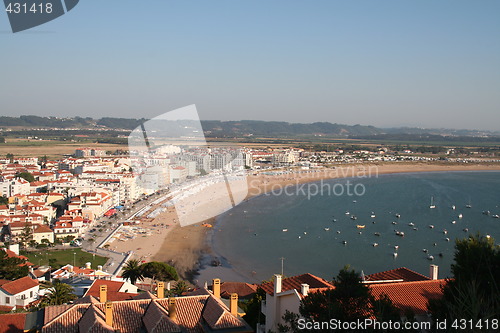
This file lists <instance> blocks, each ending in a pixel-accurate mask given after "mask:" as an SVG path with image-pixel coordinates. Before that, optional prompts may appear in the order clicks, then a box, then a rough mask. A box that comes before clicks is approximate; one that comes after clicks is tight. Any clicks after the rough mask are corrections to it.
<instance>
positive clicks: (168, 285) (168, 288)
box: [167, 282, 171, 291]
mask: <svg viewBox="0 0 500 333" xmlns="http://www.w3.org/2000/svg"><path fill="white" fill-rule="evenodd" d="M170 288H171V287H170V282H167V290H168V291H170Z"/></svg>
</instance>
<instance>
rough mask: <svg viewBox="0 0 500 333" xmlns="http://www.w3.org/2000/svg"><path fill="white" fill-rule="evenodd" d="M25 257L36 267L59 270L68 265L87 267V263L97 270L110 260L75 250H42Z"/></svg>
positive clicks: (28, 253) (26, 254)
mask: <svg viewBox="0 0 500 333" xmlns="http://www.w3.org/2000/svg"><path fill="white" fill-rule="evenodd" d="M22 254H23V255H25V256H27V257H28V258H29V261H30V262H32V263H33V264H35V265H42V266H43V265H45V266H52V267H53V268H59V267H61V266H64V265H67V264H71V265H73V264H75V265H76V266H78V267H83V266H85V263H86V262H90V263H92V268H97V266H98V265H104V264H105V263H106V261H107V260H108V258H106V257H101V256H98V255H95V257H94V255H93V254H92V253H88V252H85V251H82V249H79V248H74V249H67V250H50V251H47V250H41V251H34V252H25V253H22Z"/></svg>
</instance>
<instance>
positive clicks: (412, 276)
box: [365, 267, 430, 282]
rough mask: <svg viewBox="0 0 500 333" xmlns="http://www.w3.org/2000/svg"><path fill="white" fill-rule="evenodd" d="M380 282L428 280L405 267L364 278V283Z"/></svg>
mask: <svg viewBox="0 0 500 333" xmlns="http://www.w3.org/2000/svg"><path fill="white" fill-rule="evenodd" d="M382 280H403V281H402V282H411V281H426V280H430V278H428V277H427V276H425V275H422V274H420V273H417V272H414V271H412V270H411V269H408V268H406V267H401V268H396V269H392V270H390V271H385V272H379V273H375V274H370V275H366V276H365V281H382Z"/></svg>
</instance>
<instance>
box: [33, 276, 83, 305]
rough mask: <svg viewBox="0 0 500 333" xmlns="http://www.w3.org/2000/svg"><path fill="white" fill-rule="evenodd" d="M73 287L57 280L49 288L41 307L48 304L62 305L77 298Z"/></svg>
mask: <svg viewBox="0 0 500 333" xmlns="http://www.w3.org/2000/svg"><path fill="white" fill-rule="evenodd" d="M73 291H74V290H73V287H71V286H70V285H68V284H66V283H62V282H60V281H55V282H54V283H53V284H52V286H51V287H49V288H47V294H46V295H45V296H44V298H43V299H42V300H41V302H40V303H41V304H40V307H45V306H47V305H62V304H66V303H68V302H71V301H73V300H75V299H77V296H76V295H75V294H74V293H73Z"/></svg>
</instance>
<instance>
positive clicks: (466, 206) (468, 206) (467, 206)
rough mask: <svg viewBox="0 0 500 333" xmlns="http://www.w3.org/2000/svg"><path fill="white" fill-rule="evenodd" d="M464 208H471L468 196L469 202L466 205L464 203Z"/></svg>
mask: <svg viewBox="0 0 500 333" xmlns="http://www.w3.org/2000/svg"><path fill="white" fill-rule="evenodd" d="M465 208H472V204H471V202H470V198H469V203H468V204H467V205H465Z"/></svg>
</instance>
